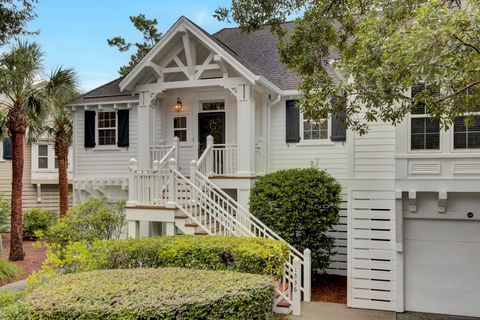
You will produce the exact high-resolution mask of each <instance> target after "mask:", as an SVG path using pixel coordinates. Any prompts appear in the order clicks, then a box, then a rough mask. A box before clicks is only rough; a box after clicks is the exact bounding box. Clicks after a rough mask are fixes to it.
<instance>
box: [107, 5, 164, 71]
mask: <svg viewBox="0 0 480 320" xmlns="http://www.w3.org/2000/svg"><path fill="white" fill-rule="evenodd" d="M130 21H131V22H132V24H133V26H134V27H135V29H137V30H138V31H140V32H141V33H142V35H143V42H135V43H132V42H127V40H125V38H123V37H121V36H117V37H113V38H111V39H107V43H108V45H109V46H111V47H116V48H117V49H118V51H120V52H127V51H129V50H130V49H131V48H132V46H133V47H135V50H136V51H135V53H133V54H132V55H131V56H130V61H129V62H128V64H127V65H125V66H122V67H120V69H119V70H118V73H120V75H121V76H126V75H127V74H128V73H129V72H130V71H131V70H132V69H133V68H135V66H136V65H137V64H138V63H139V62H140V60H142V59H143V57H145V55H146V54H147V53H148V52H149V51H150V49H152V48H153V46H155V44H156V43H157V42H158V41H159V40H160V38H161V37H162V34H161V33H160V32H158V29H157V25H158V21H157V19H147V18H146V17H145V15H144V14H139V15H136V16H130Z"/></svg>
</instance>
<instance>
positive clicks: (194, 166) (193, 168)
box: [190, 159, 198, 186]
mask: <svg viewBox="0 0 480 320" xmlns="http://www.w3.org/2000/svg"><path fill="white" fill-rule="evenodd" d="M197 170H198V165H197V161H196V160H195V159H194V160H192V161H190V181H192V183H193V185H194V186H196V185H197V184H196V181H195V176H196V175H197Z"/></svg>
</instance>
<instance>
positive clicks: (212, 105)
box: [202, 101, 225, 111]
mask: <svg viewBox="0 0 480 320" xmlns="http://www.w3.org/2000/svg"><path fill="white" fill-rule="evenodd" d="M223 110H225V101H206V102H202V111H223Z"/></svg>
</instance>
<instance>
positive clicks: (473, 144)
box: [468, 132, 480, 149]
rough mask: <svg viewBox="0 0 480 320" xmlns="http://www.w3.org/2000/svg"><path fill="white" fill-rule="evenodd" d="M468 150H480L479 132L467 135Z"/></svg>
mask: <svg viewBox="0 0 480 320" xmlns="http://www.w3.org/2000/svg"><path fill="white" fill-rule="evenodd" d="M468 148H469V149H478V148H480V132H475V133H469V134H468Z"/></svg>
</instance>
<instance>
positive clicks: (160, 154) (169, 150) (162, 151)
mask: <svg viewBox="0 0 480 320" xmlns="http://www.w3.org/2000/svg"><path fill="white" fill-rule="evenodd" d="M178 141H179V139H178V137H174V138H173V143H172V144H171V145H166V144H160V145H156V146H150V160H151V163H155V161H158V166H159V168H167V164H168V159H171V158H175V159H178V156H179V148H178Z"/></svg>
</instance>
